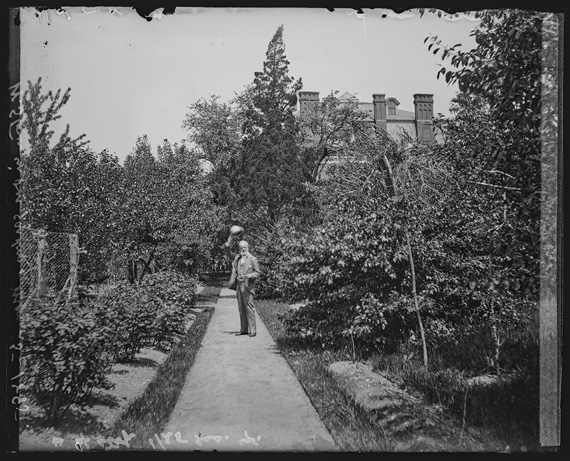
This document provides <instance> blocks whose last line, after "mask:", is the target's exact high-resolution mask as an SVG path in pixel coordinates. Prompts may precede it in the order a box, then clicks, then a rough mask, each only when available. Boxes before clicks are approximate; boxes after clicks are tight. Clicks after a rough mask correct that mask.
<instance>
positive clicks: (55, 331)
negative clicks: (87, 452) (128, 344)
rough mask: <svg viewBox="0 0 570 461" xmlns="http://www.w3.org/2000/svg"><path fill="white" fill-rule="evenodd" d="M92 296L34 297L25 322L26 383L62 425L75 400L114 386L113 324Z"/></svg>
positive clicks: (52, 418) (26, 389)
mask: <svg viewBox="0 0 570 461" xmlns="http://www.w3.org/2000/svg"><path fill="white" fill-rule="evenodd" d="M101 308H102V306H101V305H99V304H98V303H97V302H94V301H90V300H86V299H83V300H72V301H67V300H61V301H59V302H56V301H54V300H53V299H51V298H42V299H34V300H33V301H32V302H30V304H28V306H27V308H26V309H25V310H24V311H23V312H22V317H21V321H20V337H21V342H22V348H21V359H22V369H21V378H20V379H21V386H22V391H23V392H24V393H26V395H28V394H29V395H30V396H32V398H34V400H36V401H37V402H38V404H39V405H40V406H41V407H42V408H43V409H44V411H45V414H46V417H47V420H48V421H49V422H50V423H51V424H54V425H55V424H57V422H58V421H60V419H61V418H62V416H63V415H64V413H65V412H66V410H67V409H68V408H69V407H70V405H71V404H83V403H85V402H86V401H87V399H88V398H89V396H90V395H91V392H92V391H93V389H95V388H98V387H100V388H109V386H110V383H109V381H108V380H107V378H106V374H107V373H108V372H109V370H110V366H111V364H112V360H111V353H110V350H109V344H110V341H111V338H112V335H113V328H112V327H111V326H110V325H105V324H103V323H102V322H101V321H100V318H99V317H98V313H99V312H101Z"/></svg>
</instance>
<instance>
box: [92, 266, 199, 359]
mask: <svg viewBox="0 0 570 461" xmlns="http://www.w3.org/2000/svg"><path fill="white" fill-rule="evenodd" d="M195 283H196V282H195V280H193V279H190V278H188V277H184V276H182V275H180V274H178V273H176V272H166V271H165V272H158V273H154V274H150V275H149V276H147V277H145V279H144V280H143V281H142V283H141V284H140V285H138V284H131V283H128V282H121V283H119V284H118V285H117V286H116V287H115V288H114V289H113V290H110V291H109V292H108V293H106V294H105V295H104V297H103V300H102V302H103V303H104V305H105V306H106V311H105V313H104V314H102V316H103V319H104V320H103V321H104V323H105V324H106V325H108V326H110V327H111V328H112V329H113V331H114V332H115V335H114V339H113V353H114V357H115V359H116V360H118V361H121V362H129V361H132V360H133V359H134V357H135V355H136V354H137V353H138V352H139V351H140V349H141V348H142V347H145V346H147V347H153V346H156V347H160V348H162V349H164V350H169V349H170V348H171V347H172V346H173V344H174V341H175V338H176V335H178V334H181V333H183V332H184V324H185V321H186V319H187V315H188V313H189V309H190V308H191V307H192V306H193V305H194V302H195V293H196V291H195V290H196V285H195Z"/></svg>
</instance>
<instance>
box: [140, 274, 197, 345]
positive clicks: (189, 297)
mask: <svg viewBox="0 0 570 461" xmlns="http://www.w3.org/2000/svg"><path fill="white" fill-rule="evenodd" d="M141 288H142V289H144V290H145V291H146V292H147V293H148V294H149V297H150V299H152V300H153V301H154V303H155V304H154V305H155V306H156V307H157V311H156V316H155V318H154V321H153V322H152V325H151V327H150V336H151V344H152V345H153V346H156V347H159V348H162V349H164V350H169V349H170V348H171V347H172V345H173V344H174V340H175V337H176V335H178V334H182V333H184V326H185V321H186V318H187V315H188V309H190V308H191V307H193V306H194V304H195V302H196V279H193V278H189V277H186V276H184V275H182V274H180V273H178V272H171V271H164V272H156V273H154V274H151V275H148V276H147V277H145V278H144V280H143V282H142V283H141Z"/></svg>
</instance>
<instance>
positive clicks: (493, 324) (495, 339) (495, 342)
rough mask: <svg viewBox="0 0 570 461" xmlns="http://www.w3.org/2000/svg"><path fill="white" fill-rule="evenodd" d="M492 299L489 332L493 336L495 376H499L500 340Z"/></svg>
mask: <svg viewBox="0 0 570 461" xmlns="http://www.w3.org/2000/svg"><path fill="white" fill-rule="evenodd" d="M493 303H494V300H493V299H491V334H492V336H493V346H494V349H495V350H494V355H495V357H494V361H495V370H496V372H497V376H501V368H500V366H499V359H500V358H501V340H500V338H499V329H498V327H497V317H496V316H495V306H494V305H493Z"/></svg>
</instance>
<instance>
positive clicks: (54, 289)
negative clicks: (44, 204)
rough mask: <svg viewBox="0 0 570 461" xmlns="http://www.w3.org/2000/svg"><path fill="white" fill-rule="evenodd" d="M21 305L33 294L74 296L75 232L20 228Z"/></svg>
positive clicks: (76, 255) (77, 253)
mask: <svg viewBox="0 0 570 461" xmlns="http://www.w3.org/2000/svg"><path fill="white" fill-rule="evenodd" d="M18 243H19V245H18V247H19V248H18V257H19V261H20V274H19V275H20V305H21V306H24V305H25V304H26V303H27V302H29V300H30V299H33V298H34V297H35V296H62V295H67V296H68V297H71V296H73V295H74V294H75V293H76V290H77V269H78V260H79V239H78V236H77V234H68V233H60V232H47V231H45V230H41V229H30V228H21V229H20V238H19V242H18Z"/></svg>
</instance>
